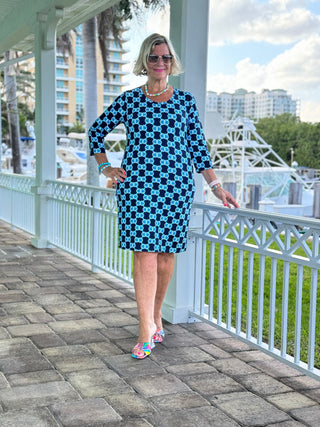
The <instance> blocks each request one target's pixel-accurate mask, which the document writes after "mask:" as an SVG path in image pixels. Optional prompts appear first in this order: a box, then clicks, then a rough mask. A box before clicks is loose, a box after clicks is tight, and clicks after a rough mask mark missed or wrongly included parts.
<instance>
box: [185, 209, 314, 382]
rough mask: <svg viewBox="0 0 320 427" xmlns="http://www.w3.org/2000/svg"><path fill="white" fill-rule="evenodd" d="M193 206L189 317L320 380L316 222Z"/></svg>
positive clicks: (253, 212)
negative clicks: (198, 216) (198, 220)
mask: <svg viewBox="0 0 320 427" xmlns="http://www.w3.org/2000/svg"><path fill="white" fill-rule="evenodd" d="M194 207H195V208H198V209H201V210H202V211H203V226H202V229H200V230H194V231H192V232H191V236H192V237H193V238H194V239H195V253H194V265H195V280H194V283H195V294H194V307H193V313H192V315H193V316H195V317H197V318H200V319H203V320H205V321H208V322H211V323H213V324H215V325H216V326H218V327H219V328H222V329H224V330H227V331H228V332H229V333H231V334H234V335H236V336H237V337H239V338H241V339H243V340H246V341H250V343H253V344H255V345H257V346H259V347H261V348H263V349H264V350H266V351H267V352H269V353H271V354H272V355H274V356H276V357H278V358H280V359H281V360H285V361H286V362H288V363H293V364H294V365H295V366H297V367H300V368H301V369H303V370H306V371H307V372H308V373H314V374H315V375H316V376H317V377H318V378H319V375H320V370H319V369H316V368H315V367H317V368H320V313H319V312H320V307H319V303H318V301H319V297H320V295H319V290H318V289H317V285H318V281H319V269H320V253H319V236H320V223H319V221H317V220H312V219H304V218H300V217H299V218H298V217H289V216H280V215H274V214H266V213H261V212H257V211H248V210H241V209H239V210H232V211H231V212H230V210H228V209H227V208H220V207H216V206H212V205H206V204H195V205H194Z"/></svg>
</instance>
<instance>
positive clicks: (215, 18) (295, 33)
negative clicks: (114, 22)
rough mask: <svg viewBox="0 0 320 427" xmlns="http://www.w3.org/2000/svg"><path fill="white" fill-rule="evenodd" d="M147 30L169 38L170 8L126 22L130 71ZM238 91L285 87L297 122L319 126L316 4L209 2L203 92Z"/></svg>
mask: <svg viewBox="0 0 320 427" xmlns="http://www.w3.org/2000/svg"><path fill="white" fill-rule="evenodd" d="M152 32H160V33H162V34H165V35H167V36H169V8H167V9H166V10H164V11H163V12H160V13H157V14H152V15H151V14H146V16H145V18H144V20H142V21H140V22H139V23H137V22H136V21H135V22H132V23H131V24H130V29H129V31H128V32H127V33H126V37H127V38H128V39H129V40H130V42H128V48H129V49H130V53H129V54H128V57H127V58H128V60H130V61H131V64H130V65H129V68H128V69H129V71H131V70H132V61H133V60H134V59H135V58H136V56H137V54H138V49H139V46H140V44H141V42H142V40H143V39H144V38H145V37H146V36H148V35H149V34H151V33H152ZM128 79H129V81H130V87H133V86H137V85H139V84H141V83H142V82H144V81H145V78H144V79H143V78H140V79H137V78H134V77H132V75H131V76H130V77H128ZM239 88H244V89H247V90H248V91H255V92H257V93H260V92H261V90H262V89H270V90H272V89H285V90H287V92H288V93H289V94H290V95H291V96H292V97H293V99H299V100H300V102H301V112H300V117H301V120H302V121H308V122H320V0H223V1H222V0H210V17H209V46H208V70H207V90H212V91H215V92H218V93H220V92H223V91H226V92H231V93H232V92H234V91H235V90H236V89H239Z"/></svg>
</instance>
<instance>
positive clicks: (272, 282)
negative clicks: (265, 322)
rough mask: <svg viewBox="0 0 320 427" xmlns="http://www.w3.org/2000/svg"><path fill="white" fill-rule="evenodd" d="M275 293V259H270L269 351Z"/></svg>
mask: <svg viewBox="0 0 320 427" xmlns="http://www.w3.org/2000/svg"><path fill="white" fill-rule="evenodd" d="M276 293H277V258H271V277H270V307H269V346H268V348H269V350H270V351H273V349H274V331H275V317H276Z"/></svg>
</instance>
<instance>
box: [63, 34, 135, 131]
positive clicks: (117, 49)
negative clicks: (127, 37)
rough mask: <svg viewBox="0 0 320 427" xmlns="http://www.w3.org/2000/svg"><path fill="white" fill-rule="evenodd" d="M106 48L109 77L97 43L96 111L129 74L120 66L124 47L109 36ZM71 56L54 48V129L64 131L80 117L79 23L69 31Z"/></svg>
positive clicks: (112, 97)
mask: <svg viewBox="0 0 320 427" xmlns="http://www.w3.org/2000/svg"><path fill="white" fill-rule="evenodd" d="M107 43H108V50H109V57H108V63H109V78H108V80H107V79H106V78H105V73H104V69H103V64H102V59H101V55H100V52H99V47H98V46H97V52H98V54H97V77H98V113H99V114H101V113H102V111H103V110H104V109H105V108H106V107H108V106H109V105H110V104H111V103H112V102H113V100H114V99H115V98H116V97H117V96H118V95H119V94H120V93H121V92H122V91H123V86H125V85H126V84H127V83H126V82H125V81H124V80H123V78H124V76H126V75H127V74H129V73H128V72H126V71H124V70H123V65H124V64H127V63H128V61H126V60H125V59H124V58H123V56H124V54H125V53H126V50H125V49H124V48H123V47H122V44H123V43H121V44H119V43H117V42H116V41H115V40H114V38H113V37H112V36H110V37H109V38H108V40H107ZM72 47H73V51H74V57H73V58H71V57H70V56H68V55H67V56H65V57H64V56H63V55H62V53H61V52H59V51H57V56H56V79H57V128H58V129H57V131H58V132H57V133H58V136H61V135H66V134H67V133H68V129H69V128H70V127H71V126H73V125H74V124H75V123H76V122H77V121H80V122H83V120H84V107H83V84H84V81H83V49H82V31H81V26H79V27H78V28H77V32H76V34H75V33H73V34H72Z"/></svg>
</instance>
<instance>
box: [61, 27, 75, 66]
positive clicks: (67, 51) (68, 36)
mask: <svg viewBox="0 0 320 427" xmlns="http://www.w3.org/2000/svg"><path fill="white" fill-rule="evenodd" d="M57 50H58V51H59V52H61V53H62V56H63V58H64V59H66V56H67V55H69V56H70V57H71V58H73V56H74V51H73V47H72V33H71V31H69V32H68V33H65V34H62V36H60V37H57Z"/></svg>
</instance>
